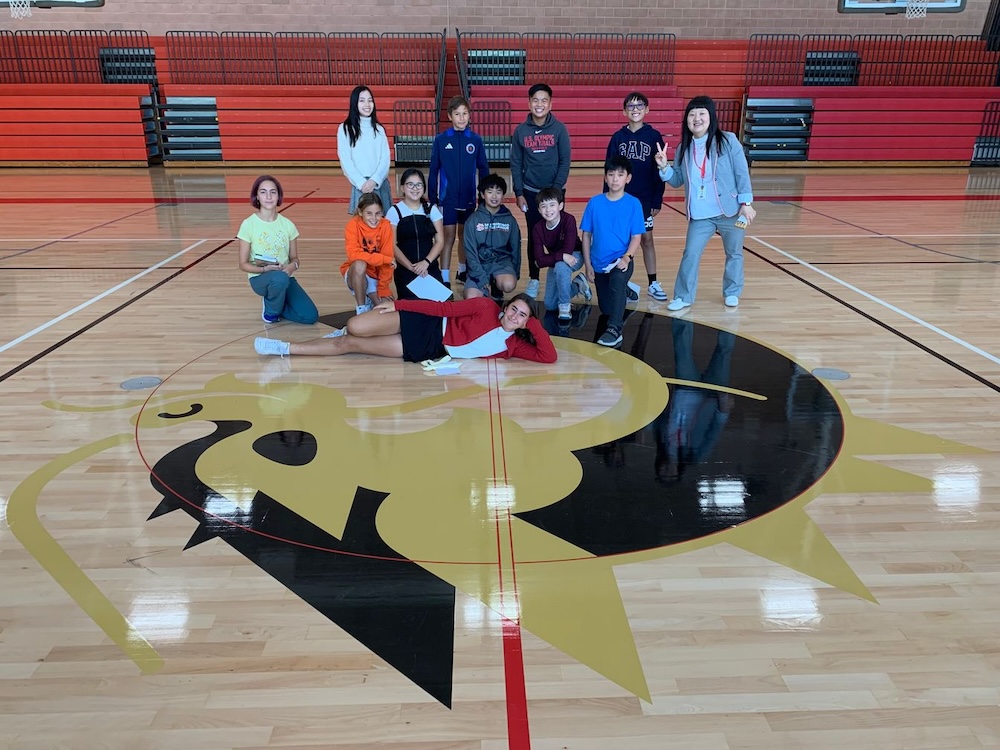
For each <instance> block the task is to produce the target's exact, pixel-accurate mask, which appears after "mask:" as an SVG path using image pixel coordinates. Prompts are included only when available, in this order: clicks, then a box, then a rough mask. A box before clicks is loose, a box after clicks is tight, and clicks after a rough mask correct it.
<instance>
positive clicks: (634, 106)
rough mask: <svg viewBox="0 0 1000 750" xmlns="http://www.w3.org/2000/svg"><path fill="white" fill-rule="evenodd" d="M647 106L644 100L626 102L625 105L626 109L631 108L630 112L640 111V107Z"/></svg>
mask: <svg viewBox="0 0 1000 750" xmlns="http://www.w3.org/2000/svg"><path fill="white" fill-rule="evenodd" d="M645 108H646V105H645V104H643V103H642V102H635V103H633V104H626V105H625V109H627V110H629V111H630V112H636V111H638V110H640V109H645Z"/></svg>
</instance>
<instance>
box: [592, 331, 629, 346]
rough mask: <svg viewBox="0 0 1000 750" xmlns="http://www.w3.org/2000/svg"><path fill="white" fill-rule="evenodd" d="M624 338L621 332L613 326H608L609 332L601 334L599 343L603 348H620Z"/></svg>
mask: <svg viewBox="0 0 1000 750" xmlns="http://www.w3.org/2000/svg"><path fill="white" fill-rule="evenodd" d="M623 338H624V337H623V336H622V332H621V331H619V330H618V329H617V328H614V327H613V326H608V330H606V331H605V332H604V333H602V334H601V338H599V339H597V343H598V344H600V345H601V346H618V345H619V344H620V343H621V342H622V339H623Z"/></svg>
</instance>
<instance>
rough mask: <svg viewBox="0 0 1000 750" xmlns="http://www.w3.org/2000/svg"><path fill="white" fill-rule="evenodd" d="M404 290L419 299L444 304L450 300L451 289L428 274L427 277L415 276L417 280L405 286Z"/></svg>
mask: <svg viewBox="0 0 1000 750" xmlns="http://www.w3.org/2000/svg"><path fill="white" fill-rule="evenodd" d="M406 288H407V289H409V290H410V291H411V292H413V293H414V294H415V295H417V296H418V297H419V298H420V299H429V300H433V301H434V302H446V301H448V300H450V299H451V289H449V288H448V287H446V286H445V285H444V284H442V283H441V282H440V281H438V280H437V279H435V278H434V277H433V276H431V275H430V274H428V275H427V276H417V278H415V279H414V280H413V281H411V282H410V283H409V284H407V285H406Z"/></svg>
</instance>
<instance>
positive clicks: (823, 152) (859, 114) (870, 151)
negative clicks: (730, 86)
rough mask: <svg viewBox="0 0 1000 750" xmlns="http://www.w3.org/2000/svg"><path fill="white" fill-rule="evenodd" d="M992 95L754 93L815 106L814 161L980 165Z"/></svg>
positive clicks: (969, 90)
mask: <svg viewBox="0 0 1000 750" xmlns="http://www.w3.org/2000/svg"><path fill="white" fill-rule="evenodd" d="M998 95H1000V91H998V89H996V88H989V87H951V86H906V87H900V86H852V87H843V86H752V87H751V88H750V89H749V92H748V98H750V99H784V98H810V99H812V100H813V107H814V111H813V124H812V132H811V135H810V138H809V161H810V162H821V161H831V162H837V161H851V162H855V161H873V162H898V161H926V162H941V161H950V162H953V161H960V162H969V161H970V160H971V159H972V153H973V148H974V146H975V142H976V137H977V136H978V135H979V131H980V127H981V123H982V119H983V111H984V110H985V109H986V104H987V103H988V102H990V101H995V100H997V99H998V98H1000V96H998Z"/></svg>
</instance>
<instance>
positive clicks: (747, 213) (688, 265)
mask: <svg viewBox="0 0 1000 750" xmlns="http://www.w3.org/2000/svg"><path fill="white" fill-rule="evenodd" d="M656 164H657V166H659V167H660V178H661V179H662V180H663V181H664V182H665V183H667V184H668V185H670V186H671V187H675V188H679V187H681V186H682V185H683V186H684V192H685V206H686V209H687V216H688V229H687V238H686V240H685V244H684V255H683V257H682V258H681V265H680V268H678V269H677V279H676V281H675V282H674V298H673V299H672V300H671V301H670V303H669V304H668V305H667V309H668V310H674V311H676V310H683V309H684V308H685V307H690V306H691V303H692V302H694V298H695V296H696V294H697V290H698V264H699V263H700V262H701V254H702V253H703V252H704V251H705V246H706V245H707V244H708V241H709V240H710V239H711V238H712V235H714V234H715V233H716V232H718V233H719V235H720V236H721V237H722V247H723V248H724V249H725V251H726V270H725V273H724V274H723V277H722V296H723V298H724V300H725V303H726V307H736V306H737V305H739V303H740V294H741V293H742V292H743V235H744V230H745V229H746V228H747V226H748V225H749V224H750V223H751V222H752V221H753V220H754V218H755V217H756V216H757V212H756V211H755V210H754V208H753V206H752V205H751V204H752V203H753V189H752V188H751V186H750V168H749V166H748V165H747V159H746V155H745V154H744V153H743V146H742V145H740V141H739V139H738V138H737V137H736V136H735V135H734V134H733V133H729V132H727V131H723V130H720V129H719V124H718V117H717V116H716V112H715V102H714V101H712V100H711V99H710V98H709V97H707V96H696V97H695V98H694V99H692V100H691V101H689V102H688V104H687V107H685V108H684V120H683V122H682V127H681V145H680V147H679V148H678V149H677V151H676V152H675V154H674V163H673V164H672V165H671V164H670V162H669V160H668V159H667V153H666V147H665V146H664V147H662V148H658V149H657V154H656Z"/></svg>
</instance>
